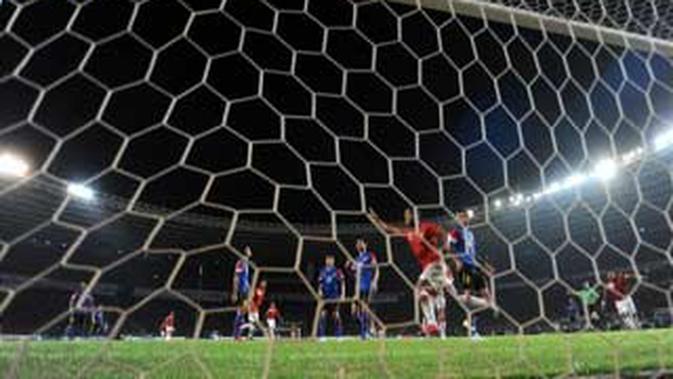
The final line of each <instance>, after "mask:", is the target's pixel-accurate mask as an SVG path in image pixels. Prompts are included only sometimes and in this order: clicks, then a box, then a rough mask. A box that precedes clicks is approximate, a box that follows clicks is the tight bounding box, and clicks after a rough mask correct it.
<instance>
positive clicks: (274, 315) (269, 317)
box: [266, 307, 280, 320]
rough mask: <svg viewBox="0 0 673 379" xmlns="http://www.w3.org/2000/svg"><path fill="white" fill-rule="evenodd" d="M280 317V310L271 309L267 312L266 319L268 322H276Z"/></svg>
mask: <svg viewBox="0 0 673 379" xmlns="http://www.w3.org/2000/svg"><path fill="white" fill-rule="evenodd" d="M278 316H280V312H279V311H278V308H276V307H271V308H269V309H267V311H266V319H267V320H275V319H277V318H278Z"/></svg>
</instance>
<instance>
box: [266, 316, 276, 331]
mask: <svg viewBox="0 0 673 379" xmlns="http://www.w3.org/2000/svg"><path fill="white" fill-rule="evenodd" d="M266 325H267V326H268V327H269V329H271V330H273V329H276V319H273V318H269V319H266Z"/></svg>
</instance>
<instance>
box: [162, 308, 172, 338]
mask: <svg viewBox="0 0 673 379" xmlns="http://www.w3.org/2000/svg"><path fill="white" fill-rule="evenodd" d="M174 332H175V313H174V312H173V311H171V312H170V313H169V314H168V315H167V316H166V317H165V318H164V320H163V321H162V322H161V324H160V325H159V334H161V337H162V338H164V339H165V340H166V341H169V340H170V339H171V338H173V333H174Z"/></svg>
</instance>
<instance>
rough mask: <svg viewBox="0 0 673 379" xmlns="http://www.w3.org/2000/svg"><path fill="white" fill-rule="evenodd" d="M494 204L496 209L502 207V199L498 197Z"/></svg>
mask: <svg viewBox="0 0 673 379" xmlns="http://www.w3.org/2000/svg"><path fill="white" fill-rule="evenodd" d="M493 205H494V206H495V209H500V208H502V200H500V199H497V200H495V201H494V202H493Z"/></svg>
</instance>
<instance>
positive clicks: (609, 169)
mask: <svg viewBox="0 0 673 379" xmlns="http://www.w3.org/2000/svg"><path fill="white" fill-rule="evenodd" d="M616 174H617V163H616V162H615V161H614V160H612V159H603V160H602V161H600V162H598V164H597V165H596V167H595V168H594V176H596V177H597V178H598V179H600V180H602V181H607V180H610V179H612V178H613V177H614V176H615V175H616Z"/></svg>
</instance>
